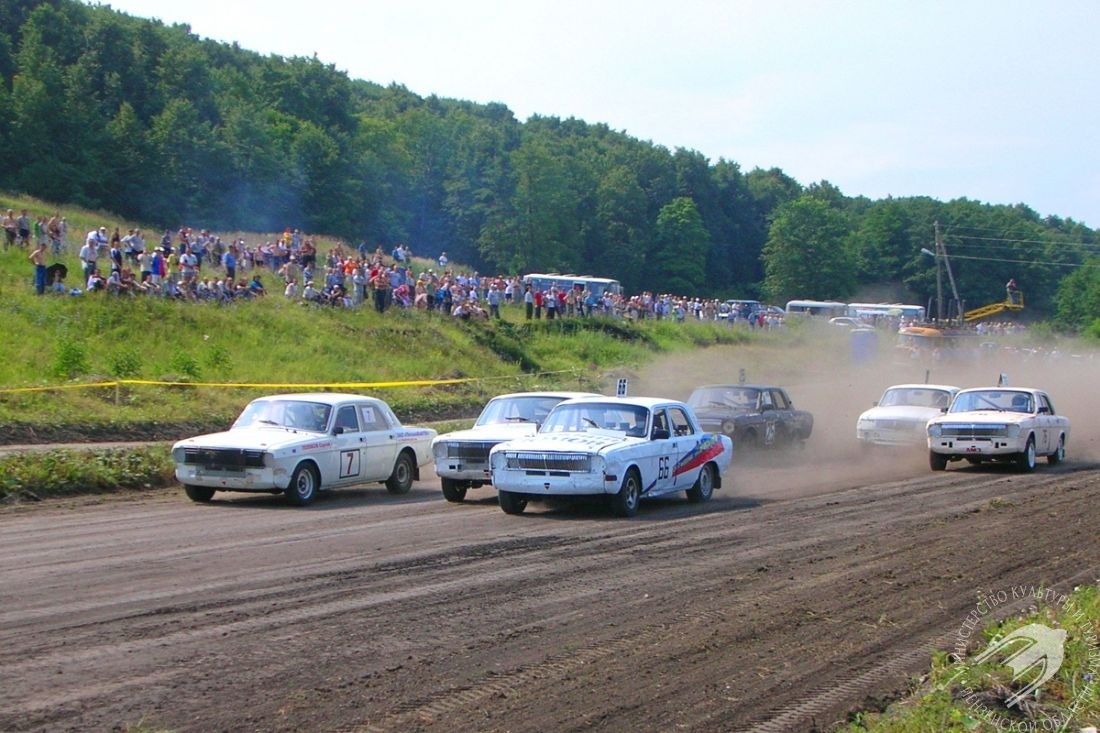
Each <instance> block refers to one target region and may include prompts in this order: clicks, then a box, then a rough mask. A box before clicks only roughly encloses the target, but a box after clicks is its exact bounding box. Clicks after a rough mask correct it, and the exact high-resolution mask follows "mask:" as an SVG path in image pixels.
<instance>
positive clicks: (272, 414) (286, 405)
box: [233, 399, 332, 433]
mask: <svg viewBox="0 0 1100 733" xmlns="http://www.w3.org/2000/svg"><path fill="white" fill-rule="evenodd" d="M331 412H332V406H331V405H326V404H323V403H321V402H309V401H306V400H268V399H265V400H254V401H252V402H250V403H249V404H248V406H247V407H245V408H244V412H242V413H241V416H240V417H238V418H237V421H236V422H235V423H233V427H234V428H247V427H254V426H259V425H274V426H277V427H284V428H294V429H296V430H310V431H313V432H318V433H322V432H324V431H325V427H326V426H327V425H328V418H329V414H330V413H331Z"/></svg>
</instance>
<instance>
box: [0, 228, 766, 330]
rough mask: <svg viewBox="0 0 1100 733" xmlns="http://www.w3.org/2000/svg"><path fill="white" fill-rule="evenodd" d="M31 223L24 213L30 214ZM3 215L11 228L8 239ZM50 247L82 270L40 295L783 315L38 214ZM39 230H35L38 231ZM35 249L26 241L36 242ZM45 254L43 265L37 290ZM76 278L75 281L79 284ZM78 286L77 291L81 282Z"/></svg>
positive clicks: (442, 257) (400, 254) (377, 252)
mask: <svg viewBox="0 0 1100 733" xmlns="http://www.w3.org/2000/svg"><path fill="white" fill-rule="evenodd" d="M24 214H25V212H24ZM8 218H10V219H11V220H12V221H13V222H14V229H15V233H14V234H13V235H12V237H11V240H12V246H26V244H27V242H25V241H24V238H23V237H22V236H21V234H20V232H21V226H22V225H21V223H20V222H21V221H22V217H14V216H13V215H12V213H11V212H10V211H9V217H8ZM8 218H5V220H4V222H5V224H4V228H5V232H7V221H8ZM40 220H41V223H42V226H41V230H42V239H41V240H39V241H40V242H44V243H46V246H48V247H49V251H50V252H51V253H52V255H53V258H54V260H55V261H57V262H60V261H61V260H63V259H66V258H71V256H72V254H73V250H75V255H76V258H77V259H78V261H79V269H77V270H70V268H68V267H65V266H62V267H58V266H57V265H56V264H55V265H54V267H53V268H51V270H50V271H51V275H50V278H49V281H48V282H46V281H45V280H44V279H43V281H42V282H41V287H40V288H39V292H47V291H49V292H60V293H67V294H70V295H84V294H94V293H100V292H102V293H105V294H107V295H112V296H124V297H138V296H159V297H166V298H172V299H178V300H183V301H215V302H223V303H227V302H232V301H234V300H238V299H242V298H257V297H264V296H268V297H270V296H272V295H281V296H282V297H284V298H287V299H290V300H294V301H299V302H302V303H306V304H314V305H317V306H326V307H335V308H361V307H369V308H373V309H375V310H376V311H378V312H379V313H384V312H386V311H388V310H390V309H400V310H418V311H426V312H438V313H441V314H449V315H451V316H454V317H457V318H464V319H482V318H499V317H500V315H501V309H502V308H507V307H516V308H521V309H523V312H524V314H525V317H526V318H528V319H532V320H541V319H547V320H552V319H555V318H575V317H587V316H592V315H600V316H610V317H614V318H627V319H638V320H641V319H647V318H653V319H670V320H675V321H687V320H698V321H725V322H729V323H746V324H749V325H751V326H754V327H755V326H760V327H774V326H776V325H778V324H779V320H778V319H777V318H776V317H775V316H767V317H765V315H764V314H758V313H752V314H742V313H738V312H737V311H736V310H733V311H731V310H730V309H729V308H728V307H727V306H725V304H723V303H721V302H719V301H718V300H714V299H703V298H698V297H686V296H675V295H670V294H654V293H651V292H643V293H641V294H638V295H629V296H628V295H623V294H618V293H612V292H593V291H591V290H589V289H587V288H583V287H576V288H559V287H558V286H556V285H555V286H551V287H549V288H547V289H539V288H532V286H531V285H529V284H526V283H524V281H523V278H521V277H520V276H519V275H503V274H499V275H495V276H485V275H482V274H480V273H478V272H476V271H473V272H464V271H461V270H458V269H456V268H452V267H451V263H450V261H449V259H448V257H447V253H446V252H441V253H440V254H439V256H438V257H436V258H434V259H432V260H424V259H417V260H415V261H414V259H413V253H412V251H411V250H410V249H409V248H408V247H407V246H406V245H404V244H398V245H396V246H395V247H393V248H392V249H391V250H390V251H389V252H386V251H384V250H383V249H382V247H380V246H378V247H374V248H373V249H372V248H371V247H370V245H368V244H366V243H364V244H360V245H359V246H358V247H357V248H355V249H351V248H346V247H344V246H343V245H340V244H336V245H333V246H331V247H329V248H327V250H326V251H324V252H321V251H319V247H318V244H317V242H316V241H315V240H314V239H313V238H312V237H309V236H306V235H304V234H303V233H302V232H301V231H299V230H297V229H287V230H285V231H284V232H283V233H282V235H280V236H278V237H277V238H275V239H272V240H270V241H266V242H264V243H262V244H259V245H249V244H248V243H246V242H245V241H244V240H243V239H235V240H233V241H229V242H225V241H223V240H222V239H221V238H220V237H219V236H217V235H214V234H213V233H211V232H210V231H209V230H206V229H201V230H198V231H195V230H193V229H191V228H189V227H182V228H180V229H179V230H177V231H174V232H173V231H171V230H166V231H165V232H164V233H163V235H160V236H159V237H154V238H153V239H147V238H146V236H145V234H144V233H143V232H142V231H141V230H140V229H129V230H128V231H127V232H125V233H123V232H122V231H120V229H119V228H118V227H115V228H114V229H113V231H110V232H109V231H108V228H107V227H105V226H103V227H99V228H97V229H93V230H91V231H89V232H87V233H86V234H84V235H83V237H82V239H81V241H80V245H79V247H78V248H77V247H72V246H70V242H69V236H68V226H67V222H66V221H65V219H64V218H61V217H59V216H58V215H56V214H55V215H54V217H52V218H49V219H47V218H45V217H40ZM37 231H38V230H37V229H32V233H37ZM28 241H29V240H28ZM44 254H45V250H42V254H40V255H38V256H37V257H35V256H34V255H32V262H34V264H35V266H36V287H39V285H38V278H39V274H40V272H39V263H40V261H44V257H43V255H44ZM71 275H76V276H77V277H75V278H74V277H71ZM77 279H78V280H79V282H78V283H75V284H74V280H77Z"/></svg>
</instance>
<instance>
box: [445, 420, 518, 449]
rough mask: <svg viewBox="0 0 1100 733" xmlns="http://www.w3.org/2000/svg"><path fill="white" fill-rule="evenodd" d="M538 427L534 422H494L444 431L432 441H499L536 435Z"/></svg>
mask: <svg viewBox="0 0 1100 733" xmlns="http://www.w3.org/2000/svg"><path fill="white" fill-rule="evenodd" d="M537 427H538V426H537V425H535V423H533V422H509V423H494V424H492V425H482V426H481V427H476V428H470V429H469V430H455V431H454V432H451V433H444V434H443V435H440V436H439V437H438V438H436V439H435V440H434V441H432V442H433V444H434V443H443V442H446V441H450V440H459V441H476V442H479V443H492V442H496V443H499V442H501V441H504V440H513V439H515V438H522V437H523V436H525V435H534V434H535V431H536V429H537Z"/></svg>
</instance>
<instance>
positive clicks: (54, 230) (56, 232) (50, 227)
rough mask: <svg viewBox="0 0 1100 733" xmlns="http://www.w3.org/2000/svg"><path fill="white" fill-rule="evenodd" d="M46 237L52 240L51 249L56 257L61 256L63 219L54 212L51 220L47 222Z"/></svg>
mask: <svg viewBox="0 0 1100 733" xmlns="http://www.w3.org/2000/svg"><path fill="white" fill-rule="evenodd" d="M46 237H48V238H49V240H50V248H51V249H52V250H53V256H54V257H60V256H61V241H62V238H61V218H60V217H59V216H58V215H57V212H56V211H55V212H54V215H53V216H51V217H50V220H49V221H47V222H46Z"/></svg>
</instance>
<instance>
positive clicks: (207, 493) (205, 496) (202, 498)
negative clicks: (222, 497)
mask: <svg viewBox="0 0 1100 733" xmlns="http://www.w3.org/2000/svg"><path fill="white" fill-rule="evenodd" d="M183 490H184V492H185V493H186V494H187V498H188V499H190V500H191V501H195V502H198V503H199V504H205V503H206V502H208V501H210V500H211V499H213V498H214V489H211V488H210V487H208V486H190V485H186V486H184V487H183Z"/></svg>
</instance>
